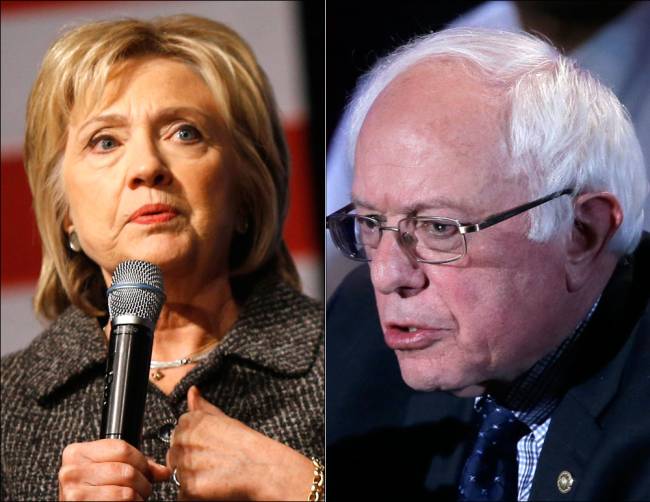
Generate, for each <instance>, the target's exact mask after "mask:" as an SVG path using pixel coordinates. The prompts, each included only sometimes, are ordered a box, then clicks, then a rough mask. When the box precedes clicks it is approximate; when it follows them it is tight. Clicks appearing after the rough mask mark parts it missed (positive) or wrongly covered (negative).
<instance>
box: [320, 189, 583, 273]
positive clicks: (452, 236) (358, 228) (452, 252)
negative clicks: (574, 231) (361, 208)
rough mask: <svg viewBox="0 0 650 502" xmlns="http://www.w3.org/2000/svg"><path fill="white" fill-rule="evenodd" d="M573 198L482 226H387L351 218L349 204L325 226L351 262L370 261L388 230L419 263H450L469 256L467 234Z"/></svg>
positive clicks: (408, 222) (410, 220) (441, 222)
mask: <svg viewBox="0 0 650 502" xmlns="http://www.w3.org/2000/svg"><path fill="white" fill-rule="evenodd" d="M572 194H573V189H572V188H566V189H564V190H561V191H558V192H553V193H552V194H550V195H547V196H546V197H542V198H541V199H536V200H534V201H532V202H528V203H527V204H523V205H521V206H517V207H515V208H512V209H509V210H507V211H503V212H501V213H497V214H493V215H490V216H488V217H487V218H485V219H484V220H483V221H481V222H480V223H461V222H460V221H458V220H454V219H452V218H443V217H438V216H408V217H406V218H402V219H401V220H399V222H398V223H397V226H396V227H391V226H386V225H385V223H386V221H387V220H386V217H385V216H381V215H360V214H351V213H350V211H352V210H353V209H354V204H353V203H350V204H348V205H347V206H345V207H342V208H341V209H339V210H338V211H335V212H334V213H332V214H330V215H329V216H328V217H327V219H326V226H327V228H328V229H329V231H330V235H331V236H332V240H333V241H334V244H335V245H336V247H337V248H338V249H339V250H341V252H342V253H343V255H344V256H345V257H347V258H350V259H352V260H357V261H371V260H372V257H373V254H374V252H375V250H376V249H377V247H378V246H379V242H380V241H381V236H382V233H383V232H384V231H387V230H388V231H391V232H397V241H398V243H399V244H400V246H401V247H402V249H404V250H405V251H406V252H407V253H409V254H410V255H411V256H412V257H413V258H414V259H415V260H416V261H418V262H421V263H431V264H439V263H449V262H452V261H456V260H460V259H461V258H462V257H463V256H465V255H466V254H467V239H466V237H465V235H466V234H470V233H472V232H478V231H479V230H484V229H486V228H489V227H491V226H492V225H496V224H497V223H500V222H502V221H505V220H507V219H509V218H512V217H514V216H517V215H518V214H521V213H523V212H524V211H528V210H529V209H532V208H534V207H537V206H539V205H541V204H544V203H545V202H549V201H551V200H553V199H556V198H557V197H561V196H562V195H572Z"/></svg>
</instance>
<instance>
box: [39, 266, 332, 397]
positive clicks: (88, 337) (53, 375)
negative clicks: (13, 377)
mask: <svg viewBox="0 0 650 502" xmlns="http://www.w3.org/2000/svg"><path fill="white" fill-rule="evenodd" d="M319 311H320V307H318V306H317V304H316V302H315V301H314V300H311V299H309V298H307V297H306V296H304V295H302V294H300V293H298V292H297V291H296V290H294V289H293V288H291V287H290V286H289V285H287V284H285V283H282V282H278V280H277V279H275V280H273V279H271V280H264V281H262V282H261V283H260V284H258V285H257V286H256V287H255V288H254V289H253V292H252V293H251V294H250V295H249V297H248V298H247V300H246V301H245V303H244V305H243V306H242V308H241V311H240V316H239V319H238V320H237V321H236V322H235V324H234V325H233V327H232V328H231V329H230V331H229V332H228V333H227V334H226V336H225V337H224V339H223V341H222V343H221V344H220V345H219V346H218V347H217V349H216V350H215V351H214V352H213V353H212V354H211V357H210V358H208V359H207V360H205V361H203V362H202V363H201V364H200V365H199V366H197V368H196V369H195V371H196V373H197V374H196V375H195V371H192V372H190V373H189V374H188V377H189V376H190V375H194V376H195V377H197V378H199V377H200V376H201V375H202V374H205V372H206V371H211V370H214V369H215V367H217V366H219V365H220V364H221V363H222V361H223V360H224V359H226V358H234V359H239V360H244V361H247V362H248V363H251V364H253V365H254V366H259V367H264V368H266V369H268V370H269V371H271V372H272V373H277V374H281V375H287V376H291V375H300V374H303V373H305V372H306V371H308V370H309V369H310V368H311V367H312V365H313V364H314V362H315V360H316V358H317V356H318V353H319V351H320V350H321V349H322V345H323V341H324V331H323V316H322V314H318V312H319ZM107 350H108V344H107V341H106V339H105V337H104V334H103V331H102V330H101V328H100V325H99V322H98V320H97V319H96V318H93V317H90V316H88V315H87V314H85V313H84V312H83V311H81V310H80V309H79V308H77V307H74V306H71V307H68V309H67V310H66V311H65V312H63V314H61V315H60V316H59V317H58V318H57V319H56V320H55V321H54V322H53V323H52V324H51V325H50V327H49V328H48V329H46V330H45V332H44V333H42V334H41V335H40V336H39V337H37V338H36V339H35V340H34V342H33V343H32V344H31V345H30V347H29V348H28V349H27V351H28V352H31V356H32V360H33V361H34V367H33V375H34V378H33V385H34V388H35V391H36V396H37V398H38V399H39V401H41V402H44V400H46V399H47V398H48V397H50V396H52V395H53V394H55V393H56V392H57V391H59V390H62V389H63V388H64V387H65V386H66V385H67V384H72V382H74V380H76V379H77V378H82V377H83V376H84V375H85V374H86V373H87V372H97V374H102V373H103V371H104V367H105V365H106V354H107ZM194 379H195V378H193V380H194Z"/></svg>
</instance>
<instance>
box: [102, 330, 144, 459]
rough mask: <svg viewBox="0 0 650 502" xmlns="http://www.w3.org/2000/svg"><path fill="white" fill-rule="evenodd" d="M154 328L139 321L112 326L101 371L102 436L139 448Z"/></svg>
mask: <svg viewBox="0 0 650 502" xmlns="http://www.w3.org/2000/svg"><path fill="white" fill-rule="evenodd" d="M152 347H153V332H152V331H151V330H150V329H149V328H147V327H146V326H143V325H141V324H122V325H117V326H114V327H113V328H112V329H111V337H110V342H109V348H108V361H107V363H106V373H105V375H104V402H103V408H102V429H101V438H102V439H105V438H109V439H110V438H113V439H123V440H124V441H126V442H127V443H130V444H131V445H133V446H134V447H136V448H139V445H140V437H141V435H142V421H143V418H144V405H145V402H146V400H147V387H148V385H149V365H150V364H151V349H152Z"/></svg>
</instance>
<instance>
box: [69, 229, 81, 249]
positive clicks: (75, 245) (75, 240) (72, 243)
mask: <svg viewBox="0 0 650 502" xmlns="http://www.w3.org/2000/svg"><path fill="white" fill-rule="evenodd" d="M68 247H69V248H70V249H71V250H72V251H74V252H75V253H78V252H79V251H81V244H79V237H77V232H75V231H74V230H73V231H72V232H70V235H68Z"/></svg>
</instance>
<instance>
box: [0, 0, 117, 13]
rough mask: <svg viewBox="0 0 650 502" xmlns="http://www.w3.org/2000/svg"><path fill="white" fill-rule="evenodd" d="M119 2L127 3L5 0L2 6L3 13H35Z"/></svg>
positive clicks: (78, 8) (111, 3)
mask: <svg viewBox="0 0 650 502" xmlns="http://www.w3.org/2000/svg"><path fill="white" fill-rule="evenodd" d="M117 3H125V2H117V1H116V2H111V1H109V0H105V1H101V0H98V1H96V2H93V1H76V0H72V1H69V2H66V1H58V2H55V1H47V0H34V1H28V2H24V1H23V2H17V1H6V2H5V1H3V2H1V4H0V5H1V8H2V14H7V15H11V14H22V13H24V12H27V13H33V12H39V11H42V10H54V9H74V10H82V9H88V8H97V7H105V6H107V5H112V6H114V7H115V4H117Z"/></svg>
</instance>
